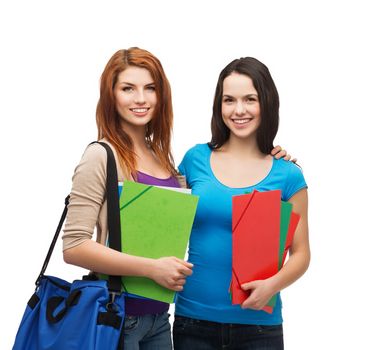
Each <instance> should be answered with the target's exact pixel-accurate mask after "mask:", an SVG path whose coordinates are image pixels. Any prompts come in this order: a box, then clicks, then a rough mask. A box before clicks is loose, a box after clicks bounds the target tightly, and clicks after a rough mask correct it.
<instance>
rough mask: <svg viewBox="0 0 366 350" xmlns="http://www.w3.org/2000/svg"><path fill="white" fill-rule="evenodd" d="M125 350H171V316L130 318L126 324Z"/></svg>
mask: <svg viewBox="0 0 366 350" xmlns="http://www.w3.org/2000/svg"><path fill="white" fill-rule="evenodd" d="M123 335H124V343H123V345H124V347H123V350H165V349H166V350H171V349H172V339H171V334H170V323H169V314H168V313H167V312H163V313H161V314H153V315H151V314H150V315H144V316H128V315H126V318H125V324H124V330H123Z"/></svg>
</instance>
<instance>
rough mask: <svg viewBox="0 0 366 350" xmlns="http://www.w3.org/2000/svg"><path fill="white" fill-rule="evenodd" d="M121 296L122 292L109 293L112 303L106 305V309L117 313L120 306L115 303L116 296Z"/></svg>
mask: <svg viewBox="0 0 366 350" xmlns="http://www.w3.org/2000/svg"><path fill="white" fill-rule="evenodd" d="M118 295H121V292H115V291H109V296H110V301H109V303H107V305H106V309H107V310H108V311H110V312H113V313H117V312H118V305H117V304H116V303H115V300H116V296H118Z"/></svg>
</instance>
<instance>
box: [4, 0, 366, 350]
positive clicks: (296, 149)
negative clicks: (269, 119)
mask: <svg viewBox="0 0 366 350" xmlns="http://www.w3.org/2000/svg"><path fill="white" fill-rule="evenodd" d="M361 3H362V1H359V2H357V1H352V0H348V1H342V2H339V1H329V2H327V1H309V0H307V1H297V2H294V1H281V0H277V1H245V0H242V1H234V0H226V1H212V0H211V1H209V2H208V1H207V2H206V1H190V0H186V1H180V2H178V1H170V2H169V1H162V0H154V1H146V0H140V1H138V2H134V1H132V0H131V1H122V0H120V1H107V0H105V1H90V0H89V1H83V0H80V1H69V0H63V1H39V0H33V1H17V0H13V1H11V2H10V1H8V2H5V1H4V2H1V5H0V38H1V42H0V43H1V53H0V96H1V98H0V118H1V138H0V142H1V172H0V176H1V202H2V205H1V208H2V209H1V238H0V242H1V243H0V244H1V245H0V248H1V253H0V259H1V262H0V263H1V265H0V266H1V270H2V276H1V289H0V293H1V297H0V302H1V312H0V349H4V350H7V349H10V348H11V346H12V343H13V340H14V336H15V333H16V330H17V327H18V324H19V322H20V319H21V316H22V313H23V311H24V308H25V305H26V301H27V300H28V298H29V297H30V296H31V294H32V292H33V283H34V280H35V278H36V277H37V274H38V272H39V269H40V267H41V264H42V262H43V259H44V256H45V254H46V251H47V249H48V246H49V243H50V240H51V236H52V235H53V233H54V229H55V228H56V224H57V222H58V219H59V215H60V213H61V210H62V207H63V199H64V197H65V196H66V195H67V193H68V191H69V190H70V187H71V176H72V173H73V170H74V167H75V166H76V164H77V163H78V161H79V159H80V157H81V154H82V152H83V150H84V148H85V146H86V145H87V144H88V143H89V142H90V141H92V140H95V139H96V126H95V107H96V103H97V98H98V84H99V77H100V74H101V73H102V70H103V68H104V66H105V64H106V62H107V60H108V59H109V57H110V56H111V55H112V54H113V53H114V52H115V51H116V50H118V49H120V48H128V47H130V46H139V47H142V48H145V49H147V50H149V51H151V52H152V53H154V54H155V55H156V56H157V57H159V58H160V60H161V62H162V64H163V66H164V68H165V71H166V73H167V76H168V78H169V80H170V82H171V85H172V90H173V99H174V111H175V124H174V140H173V149H174V155H175V158H176V162H177V163H178V162H179V161H180V160H181V159H182V156H183V154H184V152H185V151H186V150H187V149H188V148H189V147H191V146H193V145H194V144H196V143H199V142H206V141H208V140H209V137H210V128H209V123H210V115H211V104H212V100H213V94H214V88H215V84H216V80H217V77H218V74H219V71H220V70H221V69H222V68H223V67H224V66H225V65H226V64H227V63H228V62H230V61H231V60H232V59H234V58H238V57H241V56H253V57H256V58H258V59H260V60H261V61H263V62H264V63H265V64H266V65H267V66H268V67H269V69H270V71H271V73H272V75H273V78H274V80H275V82H276V85H277V88H278V90H279V93H280V98H281V109H280V112H281V124H280V132H279V133H278V137H277V139H276V143H278V144H281V145H282V146H283V147H285V148H286V149H287V150H288V151H289V152H290V153H291V154H292V155H294V156H296V157H298V158H299V162H300V164H301V165H302V167H303V170H304V174H305V177H306V179H307V182H308V185H309V196H310V235H311V246H312V262H311V267H310V269H309V270H308V272H307V274H306V275H305V276H304V277H303V278H302V279H301V280H299V281H298V282H297V283H296V284H295V285H293V286H291V287H289V288H288V289H287V290H285V291H284V292H283V299H284V309H283V314H284V320H285V321H284V329H285V342H286V348H287V349H290V350H302V349H304V350H305V349H306V350H308V349H332V350H333V349H360V348H362V347H363V345H362V344H363V339H364V317H365V312H366V306H365V301H364V298H365V295H366V293H365V287H364V286H363V285H362V284H361V283H362V280H363V279H364V276H365V273H364V268H365V265H366V264H365V253H364V252H365V243H366V239H365V234H366V230H365V224H364V217H363V216H364V215H365V214H364V211H365V205H364V202H363V200H364V198H365V197H366V193H365V186H364V180H362V179H364V178H365V176H364V174H363V173H362V169H363V168H364V167H362V164H363V163H364V149H362V146H363V143H362V139H364V138H365V136H364V129H363V128H362V126H363V125H364V123H363V124H362V120H364V119H365V117H366V115H365V108H364V105H365V102H364V101H365V98H364V94H365V82H366V69H365V62H366V55H365V53H364V52H365V51H364V50H362V46H364V44H362V42H364V33H365V32H366V25H365V21H364V12H363V11H362V10H361ZM48 272H49V273H55V274H58V275H60V276H64V277H65V278H67V279H72V278H76V277H78V276H80V273H81V272H82V271H81V270H80V269H78V268H75V267H70V266H66V265H65V264H64V263H63V261H62V256H61V246H60V245H59V246H58V249H57V252H56V253H55V255H54V257H53V260H52V262H51V264H50V268H49V270H48ZM173 309H174V307H172V311H173Z"/></svg>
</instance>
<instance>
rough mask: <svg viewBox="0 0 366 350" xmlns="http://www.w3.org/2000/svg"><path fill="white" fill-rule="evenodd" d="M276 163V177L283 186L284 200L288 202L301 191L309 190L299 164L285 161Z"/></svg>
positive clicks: (277, 160)
mask: <svg viewBox="0 0 366 350" xmlns="http://www.w3.org/2000/svg"><path fill="white" fill-rule="evenodd" d="M274 161H275V162H276V163H275V164H276V166H277V172H276V174H277V176H276V177H277V178H278V180H279V182H281V183H282V184H283V197H284V200H288V199H289V198H291V197H292V196H293V195H294V194H295V193H296V192H298V191H300V190H301V189H303V188H307V184H306V181H305V177H304V174H303V170H302V169H301V168H300V167H299V166H298V165H297V164H294V163H293V162H289V161H286V160H284V159H275V160H274Z"/></svg>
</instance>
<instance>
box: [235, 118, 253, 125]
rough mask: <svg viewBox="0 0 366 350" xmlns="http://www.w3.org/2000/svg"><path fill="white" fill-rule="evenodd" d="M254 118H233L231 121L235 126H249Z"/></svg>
mask: <svg viewBox="0 0 366 350" xmlns="http://www.w3.org/2000/svg"><path fill="white" fill-rule="evenodd" d="M252 120H253V118H240V119H237V118H235V119H234V118H232V119H231V121H232V122H233V123H234V124H237V125H244V124H248V123H249V122H250V121H252Z"/></svg>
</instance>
